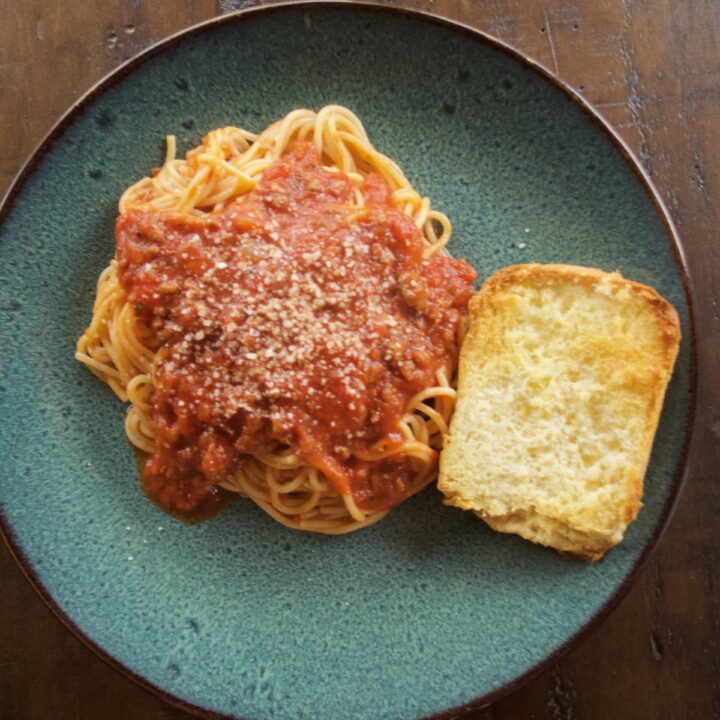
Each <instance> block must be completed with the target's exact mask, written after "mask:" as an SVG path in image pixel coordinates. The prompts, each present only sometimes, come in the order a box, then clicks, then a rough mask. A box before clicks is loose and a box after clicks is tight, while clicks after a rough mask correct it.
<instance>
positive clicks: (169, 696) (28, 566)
mask: <svg viewBox="0 0 720 720" xmlns="http://www.w3.org/2000/svg"><path fill="white" fill-rule="evenodd" d="M326 9H331V10H339V9H340V10H350V11H355V10H359V11H374V12H380V13H387V14H389V15H395V16H408V17H412V18H415V19H419V20H421V21H423V22H427V23H430V24H435V25H439V26H443V27H445V28H448V29H450V30H454V31H456V32H458V33H460V34H462V35H464V36H466V37H470V38H471V39H473V40H475V41H476V42H480V43H483V44H485V45H487V46H491V47H493V48H494V49H496V50H498V51H500V52H502V53H504V54H505V55H507V56H510V57H511V58H513V59H515V60H517V61H519V62H520V63H521V64H522V65H523V66H525V67H526V68H528V69H530V70H532V71H533V72H535V73H537V74H538V75H540V76H541V77H542V78H543V79H545V80H546V81H549V82H550V83H552V84H553V85H554V86H555V87H557V88H558V89H560V90H561V91H563V92H564V93H565V95H566V96H567V97H568V98H569V99H570V100H572V101H573V102H574V103H575V105H576V106H579V107H580V108H581V109H582V110H583V112H584V113H585V116H586V117H587V118H588V119H589V120H590V121H591V122H592V123H593V124H594V125H595V126H596V127H597V128H598V129H599V130H601V131H602V132H603V133H604V134H605V136H606V137H608V139H609V140H610V141H611V143H612V144H613V145H614V147H615V149H616V150H617V151H618V152H619V153H620V155H621V156H622V157H623V159H624V160H625V162H626V164H627V165H628V166H629V167H630V169H631V170H632V171H633V173H634V175H635V177H636V178H637V180H638V181H639V183H640V185H641V186H642V188H643V190H644V191H645V193H646V195H647V196H648V198H649V199H650V201H651V202H652V204H653V206H654V207H655V211H656V213H657V214H658V215H659V216H660V219H661V220H662V223H663V228H664V230H665V236H666V239H667V241H668V243H669V245H670V248H671V250H672V252H673V255H674V259H675V264H676V265H677V268H678V270H679V273H680V279H681V281H682V285H683V293H684V297H685V302H686V303H687V307H688V325H689V327H688V328H684V335H685V337H684V339H685V340H686V341H687V342H688V350H689V360H690V362H689V382H690V385H689V392H690V397H689V404H688V417H687V424H686V427H685V434H684V438H683V444H682V448H681V450H680V454H679V456H678V458H677V460H676V463H675V468H674V471H673V478H672V484H671V486H670V494H669V495H668V498H667V500H666V501H665V503H664V505H663V508H662V511H661V513H660V516H659V518H658V521H657V523H656V524H655V527H654V528H653V531H652V533H651V534H650V536H649V538H648V539H647V541H646V543H645V545H644V546H643V548H642V550H641V552H640V554H639V555H638V557H637V559H636V560H635V562H634V563H633V565H632V566H631V568H630V570H629V571H628V572H627V574H626V575H625V577H624V578H623V580H622V581H621V582H620V584H619V585H618V586H617V587H616V588H615V590H614V591H613V592H612V594H611V595H610V596H609V597H608V598H607V599H606V600H605V602H604V603H603V604H602V605H601V606H600V607H599V608H598V609H597V610H596V611H595V612H594V613H593V614H592V615H590V617H589V618H588V619H587V620H586V621H585V623H583V624H582V625H581V626H580V627H579V628H578V629H577V630H576V631H575V632H574V633H573V634H572V635H570V636H569V637H568V638H567V639H566V640H565V641H564V642H563V643H561V644H560V645H558V646H557V647H556V648H555V649H554V650H553V651H552V652H550V653H549V654H548V655H546V656H545V657H543V658H542V659H541V660H539V661H538V662H536V663H535V664H534V665H532V666H530V667H529V668H527V669H526V670H525V671H524V672H523V673H522V674H520V675H518V676H517V677H515V678H513V679H512V680H508V681H507V682H505V683H503V684H502V685H500V686H499V687H497V688H494V689H493V690H491V691H490V692H487V693H484V694H482V695H478V696H477V697H475V698H473V699H472V700H469V701H468V702H467V703H463V704H460V705H456V706H454V707H452V708H448V709H446V710H442V711H440V712H438V713H435V714H432V715H428V716H423V717H421V718H417V719H416V720H452V719H453V718H457V717H460V716H463V715H465V714H467V713H470V712H473V711H477V710H480V709H482V708H484V707H487V706H488V705H491V704H492V703H494V702H496V701H498V700H500V699H501V698H503V697H505V696H507V695H509V694H510V693H512V692H513V691H515V690H517V689H518V688H520V687H521V686H522V685H524V684H526V683H527V682H529V681H530V680H531V679H533V678H534V677H536V676H537V675H539V674H540V672H542V671H543V670H545V669H546V668H547V667H548V666H549V665H550V664H551V663H554V662H557V661H558V660H559V659H560V658H561V657H562V656H564V655H565V654H566V653H568V652H569V651H570V650H571V649H573V648H575V647H577V646H578V645H579V644H580V642H581V641H583V640H584V639H586V638H587V636H588V635H589V634H590V633H591V632H592V631H593V630H595V629H596V628H597V627H598V626H599V625H600V624H601V623H602V621H603V620H605V619H606V618H607V617H608V616H609V615H610V614H611V613H612V611H613V610H615V608H616V607H617V606H618V604H619V603H620V601H621V600H622V599H623V598H624V597H625V596H626V595H627V593H628V591H629V589H630V588H631V587H632V586H633V584H634V583H635V581H636V579H637V576H638V574H639V571H640V569H641V568H642V567H643V566H644V565H645V563H646V562H647V560H648V558H649V556H650V555H651V553H652V552H653V551H654V549H655V548H656V547H657V545H658V543H659V541H660V539H661V538H662V537H663V535H664V534H665V532H666V531H667V529H668V527H669V525H670V522H671V520H672V517H673V515H674V513H675V510H676V509H677V505H678V501H679V499H680V497H681V495H682V492H683V489H684V486H685V483H686V481H687V477H688V474H689V462H688V461H689V458H690V447H691V444H692V441H693V438H694V437H695V436H696V433H695V429H696V427H697V422H698V416H699V406H698V402H697V395H698V378H699V376H698V348H697V310H696V307H695V298H694V290H693V288H694V286H693V282H692V278H691V275H690V269H689V266H688V262H687V257H686V254H685V250H684V247H683V243H682V240H681V238H680V235H679V233H678V230H677V228H676V226H675V222H674V221H673V219H672V216H671V214H670V211H669V210H668V207H667V205H666V204H665V201H664V200H663V199H662V196H661V195H660V192H659V191H658V189H657V188H656V187H655V183H654V182H653V180H652V179H651V177H650V175H649V173H648V171H647V170H646V169H645V167H644V166H643V165H642V163H641V161H640V159H639V158H638V156H637V154H636V153H635V151H634V150H632V149H631V148H630V146H629V145H628V143H627V142H626V141H625V140H624V139H623V137H622V136H621V135H620V134H619V132H618V131H617V130H616V129H615V128H614V126H613V125H612V124H611V123H610V122H609V121H608V120H607V119H606V118H605V117H604V116H603V115H602V114H601V113H600V111H599V110H598V109H597V108H596V107H595V106H594V105H593V104H592V103H591V102H590V101H589V100H587V99H586V98H585V97H584V96H583V95H582V94H581V93H580V92H579V91H577V90H575V88H573V87H572V86H571V85H570V84H569V83H568V82H566V81H565V80H563V79H561V78H560V77H559V76H557V75H556V74H555V73H554V72H553V71H552V70H550V69H549V68H548V67H547V66H546V65H544V64H543V63H540V62H538V61H537V60H535V59H534V58H532V57H530V56H529V55H527V54H525V53H524V52H522V51H521V50H518V49H517V48H516V47H514V46H513V45H511V44H510V43H507V42H505V41H504V40H501V39H500V38H497V37H495V36H494V35H492V34H490V33H488V32H486V31H484V30H481V29H479V28H476V27H473V26H472V25H468V24H467V23H464V22H461V21H459V20H455V19H453V18H449V17H446V16H443V15H440V14H437V13H432V12H429V11H426V10H419V9H414V8H408V7H398V6H394V5H387V4H384V3H383V2H382V1H381V0H281V2H278V3H275V4H273V5H269V6H268V5H258V6H255V7H248V8H242V9H240V10H236V11H234V12H231V13H226V14H223V15H216V16H214V17H212V18H208V19H207V20H204V21H202V22H199V23H195V24H193V25H190V26H188V27H186V28H183V29H182V30H179V31H177V32H175V33H173V34H171V35H168V36H166V37H164V38H163V39H161V40H159V41H158V42H156V43H153V44H152V45H150V46H148V47H147V48H145V49H143V50H141V51H140V52H139V53H137V54H136V55H134V56H133V57H131V58H129V59H128V60H126V61H125V62H123V63H121V64H120V65H118V66H117V67H115V68H114V69H113V70H111V71H110V72H108V73H107V74H105V75H104V76H103V77H102V78H100V79H99V80H98V81H96V82H95V83H93V84H92V85H91V86H90V87H89V88H88V89H87V90H86V91H85V92H84V93H82V94H81V95H80V96H79V97H78V98H77V99H76V100H74V101H73V103H72V104H71V105H70V107H69V108H68V109H67V110H66V111H65V112H64V113H62V114H61V115H60V116H59V117H58V118H57V119H56V120H55V121H54V122H53V124H52V126H51V127H50V129H49V130H48V132H47V133H46V134H45V136H44V137H43V138H42V139H41V140H40V142H39V143H38V144H37V146H36V147H35V149H34V150H33V151H32V152H31V153H30V155H29V156H28V158H27V160H26V161H25V162H24V163H23V165H22V166H21V168H20V170H19V171H18V172H17V174H16V175H15V177H14V178H13V180H12V182H11V183H10V186H9V187H8V189H7V191H6V193H5V194H4V196H3V198H2V200H0V226H2V225H3V224H4V222H5V221H6V219H7V217H8V216H9V214H10V213H11V212H12V209H13V207H14V206H15V203H16V201H17V200H18V198H19V197H20V195H21V193H22V190H23V189H24V187H25V184H26V182H27V181H28V179H29V178H30V177H31V175H32V173H33V172H34V170H35V168H36V167H37V166H38V165H39V164H40V162H41V161H42V159H43V158H44V156H45V154H46V153H47V151H48V150H49V149H50V148H51V147H52V145H53V144H54V143H55V142H56V141H57V140H58V139H60V138H61V137H62V135H63V133H64V132H65V130H66V129H67V127H68V126H69V125H70V124H71V123H72V122H73V121H74V120H75V118H76V117H77V116H78V115H79V114H81V113H82V112H83V110H84V109H85V107H86V106H87V105H88V103H89V102H91V101H92V100H94V99H95V98H96V97H99V96H101V95H102V94H103V93H104V92H105V91H106V90H108V89H110V88H111V87H112V86H114V85H115V84H116V83H118V82H119V81H121V80H123V79H124V78H125V77H127V76H128V75H131V74H132V73H133V72H134V71H135V70H136V69H138V68H139V67H140V66H142V65H143V64H144V63H145V62H147V61H148V60H150V59H151V58H153V57H154V56H155V55H159V54H161V53H162V52H164V51H166V50H167V49H169V48H171V47H173V46H175V45H177V44H179V43H181V42H182V41H184V40H185V39H187V38H190V37H193V36H195V35H199V34H201V33H203V32H206V31H208V30H210V29H212V28H214V27H219V26H222V25H225V24H229V23H233V22H243V21H244V20H246V19H247V18H249V17H252V16H254V15H271V14H275V13H282V12H286V11H288V10H300V11H304V12H313V11H318V10H319V11H323V10H326ZM0 536H2V539H3V540H4V542H5V545H6V546H7V548H8V550H9V551H10V555H11V556H12V557H13V559H14V560H15V562H16V563H17V565H18V567H19V568H20V570H21V572H22V574H23V575H24V576H25V578H26V579H27V581H28V582H29V583H30V586H31V587H32V588H33V589H34V590H35V592H36V593H37V594H38V596H39V597H40V599H41V600H42V601H43V602H44V603H45V605H46V606H47V607H48V608H49V609H50V610H51V611H52V612H53V614H54V615H55V616H56V617H57V618H58V619H59V620H60V622H61V623H62V624H63V625H64V626H65V627H66V628H67V629H68V630H69V631H70V632H71V633H72V634H73V635H74V636H75V637H76V638H77V639H79V640H80V641H81V642H82V643H83V644H84V645H85V647H87V648H88V649H89V650H91V651H92V652H93V653H94V654H95V655H96V656H97V657H99V658H101V659H102V660H103V661H104V662H106V663H107V664H108V665H109V666H110V667H111V668H113V669H114V670H116V671H118V672H119V673H121V674H122V675H124V676H125V677H127V678H129V679H130V680H132V681H133V682H135V683H136V684H138V685H139V686H140V687H142V688H144V689H145V690H149V691H150V692H152V693H153V694H154V695H156V696H157V697H159V698H161V699H162V700H164V701H165V702H168V703H170V704H171V705H174V706H176V707H178V708H179V709H181V710H184V711H186V712H189V713H192V714H194V715H196V716H198V717H200V718H206V719H207V720H251V719H250V718H246V719H245V718H241V717H240V716H238V715H226V714H224V713H220V712H217V711H214V710H210V709H208V708H205V707H202V706H200V705H195V704H194V703H192V702H189V701H188V700H184V699H183V698H181V697H179V696H177V695H175V694H173V693H171V692H169V691H168V690H166V689H164V688H162V687H160V686H159V685H156V684H155V683H153V682H151V681H150V680H148V679H147V678H145V677H144V676H142V675H140V674H138V673H136V672H135V671H134V670H131V669H130V668H129V667H128V666H126V665H124V664H123V663H122V662H121V661H120V660H118V659H117V658H116V657H114V656H113V655H112V654H111V653H110V652H109V651H107V650H106V649H104V648H103V647H102V646H101V645H99V644H98V643H96V642H95V641H94V640H92V639H91V638H90V637H89V636H88V635H87V634H86V633H85V631H84V630H83V629H82V628H81V627H79V625H77V624H76V623H75V622H74V621H73V620H72V619H71V618H70V617H69V616H68V615H67V614H66V613H65V612H64V611H63V610H62V609H61V608H60V607H59V605H58V604H57V603H56V601H55V599H54V598H53V597H52V595H51V594H50V592H49V591H48V590H47V588H45V586H44V584H43V582H42V580H41V578H40V576H39V573H37V571H36V569H35V568H34V567H33V564H32V563H31V561H30V559H29V558H28V557H27V556H26V555H25V552H24V550H23V549H22V547H21V546H20V543H19V542H18V540H17V538H16V537H15V533H14V530H13V528H12V525H11V523H10V521H9V519H8V518H7V517H6V515H5V508H4V503H3V502H2V501H1V500H0Z"/></svg>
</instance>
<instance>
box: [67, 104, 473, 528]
mask: <svg viewBox="0 0 720 720" xmlns="http://www.w3.org/2000/svg"><path fill="white" fill-rule="evenodd" d="M450 234H451V225H450V222H449V221H448V219H447V218H446V217H445V216H444V215H442V214H441V213H439V212H438V211H436V210H433V209H432V208H431V207H430V203H429V201H428V199H427V198H423V197H421V196H420V195H419V194H418V193H417V192H416V191H415V190H414V189H413V188H412V187H411V185H410V184H409V182H408V180H407V179H406V178H405V176H404V175H403V173H402V171H401V170H400V169H399V168H398V167H397V165H396V164H395V163H394V162H393V161H392V160H390V159H389V158H387V157H385V156H384V155H382V154H380V153H379V152H378V151H377V150H376V149H374V148H373V146H372V145H371V144H370V142H369V140H368V138H367V135H366V133H365V131H364V129H363V127H362V125H361V123H360V121H359V120H358V119H357V117H355V115H353V114H352V113H351V112H350V111H349V110H347V109H345V108H342V107H339V106H329V107H325V108H323V109H322V110H320V111H319V112H318V113H315V112H312V111H310V110H295V111H293V112H291V113H290V114H289V115H287V116H286V117H284V118H283V119H281V120H279V121H277V122H276V123H274V124H272V125H270V126H269V127H268V128H267V129H266V130H265V131H263V132H262V133H260V134H259V135H255V134H253V133H250V132H248V131H246V130H242V129H239V128H234V127H226V128H222V129H218V130H214V131H212V132H210V133H209V134H208V135H207V136H206V137H205V138H204V140H203V144H202V145H200V146H199V147H197V148H195V149H193V150H191V151H190V152H189V153H187V156H186V158H185V159H176V158H175V141H174V138H172V137H169V138H168V154H167V157H166V160H165V163H164V164H163V166H162V167H161V168H160V169H159V170H157V171H155V172H154V173H153V174H152V175H151V176H150V177H147V178H144V179H142V180H141V181H139V182H138V183H136V184H135V185H133V186H132V187H130V188H129V189H128V190H127V191H126V192H125V193H124V195H123V196H122V198H121V201H120V214H119V216H118V219H117V222H116V229H115V241H116V251H115V257H114V258H113V260H112V261H111V263H110V265H109V266H108V267H107V268H106V269H105V270H104V271H103V272H102V274H101V275H100V278H99V280H98V285H97V297H96V301H95V305H94V309H93V318H92V322H91V324H90V326H89V327H88V329H87V330H86V331H85V333H84V334H83V335H82V337H81V338H80V340H79V341H78V345H77V353H76V357H77V359H78V360H80V361H81V362H83V363H85V364H86V365H87V366H88V367H89V369H90V370H92V371H93V372H94V373H95V374H96V375H97V376H98V377H100V378H101V379H102V380H103V381H105V382H106V383H107V384H108V385H110V386H111V387H112V389H113V390H114V391H115V393H116V394H117V395H118V396H119V397H120V398H121V399H122V400H124V401H129V402H130V404H131V405H130V409H129V412H128V415H127V420H126V431H127V436H128V438H129V440H130V442H131V443H132V445H133V446H134V447H135V448H136V449H137V451H138V454H139V457H140V477H141V483H142V487H143V489H144V491H145V493H146V494H147V495H148V496H149V497H150V499H151V500H153V501H154V502H156V503H157V504H158V505H159V506H161V507H162V508H163V509H165V510H167V511H168V512H171V513H173V514H174V515H177V516H179V517H182V518H184V519H188V520H194V519H198V518H201V517H205V516H208V515H212V514H214V513H215V512H217V511H218V510H219V509H220V508H221V507H222V506H223V505H224V504H225V503H226V502H228V500H229V499H231V498H232V497H236V496H238V495H240V496H245V497H247V498H249V499H250V500H252V501H253V502H255V503H256V504H257V505H258V506H260V507H261V508H262V509H263V510H264V511H265V512H267V513H268V514H269V515H271V516H272V517H273V518H274V519H275V520H277V521H279V522H281V523H283V524H284V525H287V526H289V527H292V528H296V529H300V530H310V531H316V532H322V533H333V534H339V533H345V532H350V531H353V530H356V529H359V528H361V527H364V526H366V525H369V524H371V523H373V522H375V521H377V520H379V519H380V518H382V517H383V516H384V515H385V514H386V513H387V511H388V510H389V509H390V508H391V507H393V506H394V505H396V504H397V503H399V502H401V501H403V500H404V499H406V498H407V497H409V496H410V495H412V494H414V493H416V492H418V491H419V490H421V489H422V488H424V487H425V486H426V485H427V484H428V483H429V482H431V481H432V480H433V479H434V478H435V477H436V474H437V456H438V451H439V450H440V449H441V445H442V438H443V434H445V433H447V428H448V422H449V418H450V416H451V414H452V411H453V408H454V403H455V395H456V391H455V389H454V382H455V373H456V368H457V357H458V348H459V345H460V343H461V341H462V337H463V333H464V329H465V323H466V318H467V303H468V301H469V299H470V296H471V294H472V283H473V281H474V280H475V277H476V273H475V271H474V270H473V269H472V268H471V267H470V266H469V265H468V264H467V263H466V262H465V261H464V260H456V259H453V258H451V257H450V256H449V255H448V254H447V253H446V251H445V249H444V248H445V245H446V243H447V242H448V240H449V238H450Z"/></svg>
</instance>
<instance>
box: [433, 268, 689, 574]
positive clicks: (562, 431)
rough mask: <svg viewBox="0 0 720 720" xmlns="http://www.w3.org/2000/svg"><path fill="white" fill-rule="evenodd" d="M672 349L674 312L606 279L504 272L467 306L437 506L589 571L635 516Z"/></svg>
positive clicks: (634, 287) (581, 272) (552, 271)
mask: <svg viewBox="0 0 720 720" xmlns="http://www.w3.org/2000/svg"><path fill="white" fill-rule="evenodd" d="M679 341H680V325H679V320H678V316H677V313H676V312H675V310H674V308H673V307H672V306H671V305H670V304H669V303H668V302H667V301H666V300H664V299H663V298H662V297H660V295H658V293H657V292H656V291H655V290H653V289H652V288H650V287H647V286H645V285H640V284H638V283H635V282H631V281H629V280H625V279H624V278H623V277H622V276H621V275H620V274H618V273H606V272H603V271H601V270H595V269H592V268H582V267H574V266H569V265H535V264H532V265H517V266H512V267H508V268H505V269H503V270H500V271H498V272H497V273H495V274H494V275H493V276H492V277H490V278H489V279H488V280H487V281H486V283H485V284H484V285H483V287H482V289H481V290H480V291H479V292H478V293H476V294H475V296H474V297H473V298H472V300H471V302H470V328H469V332H468V335H467V336H466V338H465V341H464V343H463V347H462V351H461V354H460V366H459V379H458V402H457V407H456V410H455V415H454V417H453V420H452V423H451V426H450V432H449V435H448V436H447V437H446V439H445V449H444V451H443V453H442V455H441V458H440V478H439V482H438V484H439V488H440V490H441V491H442V492H443V493H444V494H445V497H446V500H445V502H446V503H447V504H449V505H455V506H457V507H460V508H463V509H465V510H472V511H474V512H476V513H477V514H478V515H479V516H480V517H482V518H483V519H484V520H485V521H486V522H487V523H488V524H489V525H490V526H491V527H493V528H495V529H496V530H499V531H501V532H512V533H517V534H519V535H522V536H523V537H525V538H527V539H529V540H532V541H534V542H537V543H541V544H543V545H548V546H551V547H555V548H557V549H558V550H561V551H564V552H568V553H572V554H575V555H578V556H581V557H583V558H585V559H588V560H596V559H598V558H599V557H601V556H602V555H603V553H604V552H605V551H606V550H607V549H608V548H609V547H611V546H613V545H615V544H616V543H618V542H619V541H620V540H621V539H622V537H623V533H624V531H625V528H626V527H627V525H628V523H629V522H631V521H632V520H633V519H634V518H635V516H636V514H637V512H638V510H639V508H640V505H641V496H642V485H643V476H644V474H645V470H646V467H647V463H648V458H649V455H650V450H651V447H652V442H653V437H654V434H655V430H656V428H657V423H658V419H659V416H660V410H661V408H662V402H663V397H664V394H665V389H666V387H667V383H668V381H669V379H670V376H671V374H672V368H673V365H674V362H675V358H676V355H677V351H678V345H679Z"/></svg>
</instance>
